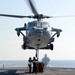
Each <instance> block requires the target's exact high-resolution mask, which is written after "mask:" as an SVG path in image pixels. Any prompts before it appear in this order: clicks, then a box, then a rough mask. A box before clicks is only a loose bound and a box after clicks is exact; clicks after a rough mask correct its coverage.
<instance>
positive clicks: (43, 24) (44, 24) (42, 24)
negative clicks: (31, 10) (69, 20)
mask: <svg viewBox="0 0 75 75" xmlns="http://www.w3.org/2000/svg"><path fill="white" fill-rule="evenodd" d="M34 27H37V28H47V27H49V24H48V23H47V22H37V21H36V22H35V21H34V22H29V23H28V28H34Z"/></svg>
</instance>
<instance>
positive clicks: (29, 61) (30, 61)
mask: <svg viewBox="0 0 75 75" xmlns="http://www.w3.org/2000/svg"><path fill="white" fill-rule="evenodd" d="M28 66H29V73H31V69H32V59H31V57H30V58H29V60H28Z"/></svg>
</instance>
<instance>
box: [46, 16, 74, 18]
mask: <svg viewBox="0 0 75 75" xmlns="http://www.w3.org/2000/svg"><path fill="white" fill-rule="evenodd" d="M63 17H75V15H67V16H47V18H63Z"/></svg>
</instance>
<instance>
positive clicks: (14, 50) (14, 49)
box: [0, 0, 75, 60]
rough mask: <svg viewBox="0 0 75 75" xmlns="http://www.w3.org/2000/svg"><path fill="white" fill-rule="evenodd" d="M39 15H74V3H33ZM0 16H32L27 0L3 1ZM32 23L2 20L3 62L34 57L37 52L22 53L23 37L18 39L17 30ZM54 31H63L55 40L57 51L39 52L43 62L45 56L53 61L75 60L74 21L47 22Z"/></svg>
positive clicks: (74, 0) (66, 0)
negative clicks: (55, 29)
mask: <svg viewBox="0 0 75 75" xmlns="http://www.w3.org/2000/svg"><path fill="white" fill-rule="evenodd" d="M33 1H34V3H35V6H36V8H37V11H38V12H39V13H40V14H45V15H49V16H68V15H75V0H33ZM0 14H13V15H33V13H32V12H31V10H30V8H29V5H28V3H27V0H0ZM30 21H33V19H26V18H25V19H18V18H9V17H1V16H0V60H28V58H29V57H30V56H31V57H34V56H35V50H22V49H21V45H22V43H23V41H22V40H23V39H22V36H20V37H18V36H17V35H16V31H15V30H14V29H15V28H17V27H22V26H24V23H28V22H30ZM44 21H47V22H49V23H50V26H51V27H55V28H59V29H62V30H63V32H61V35H60V37H59V38H57V37H55V42H54V43H53V44H54V50H53V51H51V50H42V51H39V59H40V60H41V59H42V58H43V57H44V55H45V54H47V56H48V57H49V58H50V59H51V60H75V17H74V16H73V17H62V18H51V19H44Z"/></svg>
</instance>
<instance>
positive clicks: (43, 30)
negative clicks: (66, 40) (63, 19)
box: [0, 0, 62, 58]
mask: <svg viewBox="0 0 75 75" xmlns="http://www.w3.org/2000/svg"><path fill="white" fill-rule="evenodd" d="M28 2H29V5H30V7H31V10H32V13H33V14H34V15H32V16H21V15H10V14H0V16H5V17H13V18H30V19H31V18H33V19H36V20H34V21H32V22H28V23H27V24H26V23H25V24H24V26H23V27H20V28H15V31H16V32H17V35H18V36H20V35H22V36H23V45H22V49H23V50H26V49H35V50H36V55H35V56H36V57H37V58H38V51H39V49H40V50H42V49H46V50H48V49H50V50H53V49H54V45H53V42H54V40H55V36H57V37H59V36H60V33H61V32H62V30H61V29H58V28H54V27H50V24H49V23H48V22H45V21H43V19H45V18H47V19H48V18H53V17H52V16H46V15H43V14H39V13H38V12H37V10H36V9H35V7H34V4H33V2H32V0H28ZM22 31H25V33H26V35H25V34H24V33H23V32H22ZM54 32H55V33H54ZM52 33H54V34H52Z"/></svg>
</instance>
